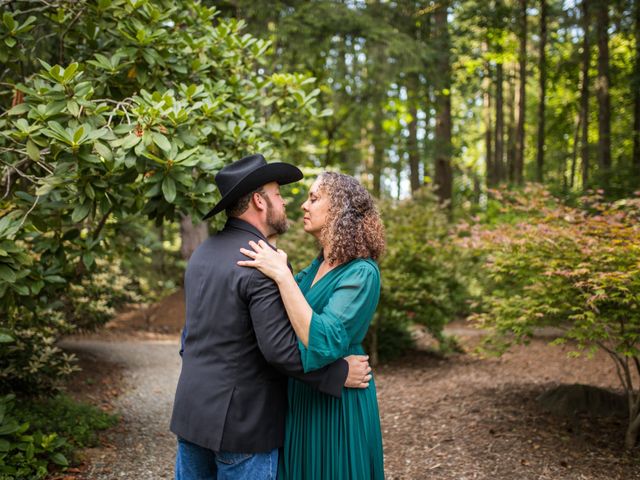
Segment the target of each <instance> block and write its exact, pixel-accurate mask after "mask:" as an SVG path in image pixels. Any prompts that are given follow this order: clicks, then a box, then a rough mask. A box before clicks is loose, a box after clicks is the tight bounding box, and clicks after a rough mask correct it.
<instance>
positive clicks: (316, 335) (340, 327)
mask: <svg viewBox="0 0 640 480" xmlns="http://www.w3.org/2000/svg"><path fill="white" fill-rule="evenodd" d="M350 268H351V270H350V271H349V272H348V273H347V274H345V275H344V277H343V278H342V279H341V280H340V282H339V283H338V285H337V287H336V288H335V289H334V290H333V292H331V297H330V298H329V302H328V303H327V304H326V306H325V307H324V309H323V310H322V311H314V312H313V313H312V315H311V325H310V328H309V342H308V346H307V347H306V348H305V346H304V345H303V344H302V342H298V346H299V347H300V353H301V358H302V365H303V367H304V370H305V371H309V370H314V369H317V368H320V367H322V366H324V365H328V364H329V363H331V362H333V361H335V360H336V359H338V358H342V357H344V356H346V355H348V349H349V346H350V345H351V343H352V340H353V339H354V337H355V336H356V335H357V334H358V333H359V332H361V331H362V330H366V328H367V327H368V325H369V322H370V321H371V317H372V316H373V313H374V311H375V309H376V306H377V304H378V299H379V297H380V273H379V272H378V268H377V267H376V266H374V265H372V264H370V263H369V262H364V261H363V262H358V264H356V265H354V266H353V267H350Z"/></svg>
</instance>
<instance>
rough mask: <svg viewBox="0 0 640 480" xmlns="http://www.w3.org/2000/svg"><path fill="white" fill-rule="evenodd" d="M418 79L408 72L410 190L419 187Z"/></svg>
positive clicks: (415, 74) (414, 74) (415, 75)
mask: <svg viewBox="0 0 640 480" xmlns="http://www.w3.org/2000/svg"><path fill="white" fill-rule="evenodd" d="M418 82H419V79H418V74H417V73H410V74H409V76H408V81H407V99H408V101H409V114H410V115H411V122H409V125H408V127H409V128H408V129H409V138H408V139H407V150H408V154H409V178H410V183H411V191H412V192H415V191H416V190H418V189H419V188H420V185H421V184H422V182H421V181H420V152H419V151H418V105H417V104H418V87H419V83H418Z"/></svg>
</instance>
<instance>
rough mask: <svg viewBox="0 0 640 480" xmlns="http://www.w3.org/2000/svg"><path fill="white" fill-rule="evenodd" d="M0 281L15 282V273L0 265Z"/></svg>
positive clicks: (9, 268)
mask: <svg viewBox="0 0 640 480" xmlns="http://www.w3.org/2000/svg"><path fill="white" fill-rule="evenodd" d="M0 280H2V281H5V282H9V283H13V282H15V281H16V272H14V271H13V269H12V268H11V267H8V266H7V265H0Z"/></svg>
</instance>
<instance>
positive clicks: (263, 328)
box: [171, 218, 348, 453]
mask: <svg viewBox="0 0 640 480" xmlns="http://www.w3.org/2000/svg"><path fill="white" fill-rule="evenodd" d="M260 239H262V240H265V241H266V239H265V237H264V236H263V235H262V234H261V233H260V231H259V230H258V229H257V228H255V227H253V226H252V225H251V224H249V223H247V222H245V221H243V220H240V219H237V218H231V219H229V220H228V221H227V224H226V225H225V228H224V229H223V230H222V231H221V232H220V233H218V234H217V235H214V236H212V237H210V238H208V239H207V240H206V241H205V242H204V243H203V244H202V245H200V246H199V247H198V248H197V249H196V251H195V252H194V253H193V255H192V256H191V259H190V260H189V264H188V266H187V271H186V275H185V302H186V307H187V311H186V324H185V328H186V335H185V336H184V346H183V348H184V351H183V355H182V372H181V373H180V380H179V381H178V387H177V390H176V397H175V402H174V406H173V415H172V418H171V431H172V432H173V433H175V434H176V435H178V436H179V437H181V438H183V439H185V440H187V441H190V442H192V443H195V444H197V445H200V446H202V447H205V448H208V449H211V450H214V451H229V452H243V453H245V452H246V453H252V452H266V451H269V450H272V449H274V448H278V447H280V446H282V444H283V440H284V422H285V414H286V410H287V377H286V376H287V375H289V376H292V377H295V378H298V379H300V380H302V381H304V382H306V383H308V384H309V385H311V386H312V387H314V388H316V389H317V390H319V391H321V392H324V393H327V394H330V395H333V396H335V397H340V395H341V392H342V387H343V385H344V382H345V380H346V377H347V371H348V365H347V363H346V362H345V361H344V360H338V361H337V362H335V363H333V364H331V365H329V366H328V367H325V368H324V369H321V370H317V371H315V372H310V373H307V374H305V373H303V369H302V363H301V361H300V352H299V350H298V343H297V338H296V335H295V332H294V331H293V328H292V327H291V324H290V323H289V319H288V318H287V314H286V311H285V309H284V305H283V304H282V299H281V298H280V293H279V292H278V287H277V286H276V284H275V282H273V281H272V280H271V279H269V278H268V277H266V276H265V275H263V274H262V273H261V272H260V271H259V270H257V269H255V268H249V267H240V266H238V265H237V264H236V262H237V261H238V260H245V259H246V257H245V256H244V255H243V254H241V253H240V247H245V248H246V247H248V242H249V241H250V240H253V241H258V240H260Z"/></svg>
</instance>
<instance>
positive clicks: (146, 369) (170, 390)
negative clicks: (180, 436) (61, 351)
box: [63, 339, 180, 480]
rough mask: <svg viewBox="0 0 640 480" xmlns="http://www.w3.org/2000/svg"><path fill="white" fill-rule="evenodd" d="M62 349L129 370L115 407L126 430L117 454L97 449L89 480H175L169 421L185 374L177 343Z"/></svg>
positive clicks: (70, 344) (117, 438) (92, 343)
mask: <svg viewBox="0 0 640 480" xmlns="http://www.w3.org/2000/svg"><path fill="white" fill-rule="evenodd" d="M63 347H64V348H65V349H68V350H70V351H73V352H78V353H79V354H84V355H90V356H92V357H94V358H96V359H97V360H99V361H104V362H109V363H115V364H120V365H122V366H123V367H124V381H125V385H124V391H123V393H122V395H120V396H119V397H118V398H117V399H116V400H115V402H114V407H115V408H116V410H117V411H118V412H120V414H121V415H122V417H123V418H122V421H121V422H120V423H121V428H118V429H115V431H114V432H113V433H112V435H111V437H110V439H109V440H110V443H111V444H113V445H112V448H100V449H94V450H93V451H92V452H91V454H90V456H91V463H90V465H89V470H88V471H87V472H86V473H84V478H86V479H87V480H89V479H91V480H107V479H109V480H111V479H127V480H157V479H171V478H173V461H174V458H175V452H176V445H175V437H174V436H173V434H171V432H170V431H169V419H170V418H171V407H172V405H173V396H174V394H175V388H176V384H177V382H178V376H179V374H180V357H179V355H178V342H177V340H176V341H144V342H141V341H135V340H127V341H108V342H105V341H100V340H85V339H74V340H66V341H65V342H64V343H63Z"/></svg>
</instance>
